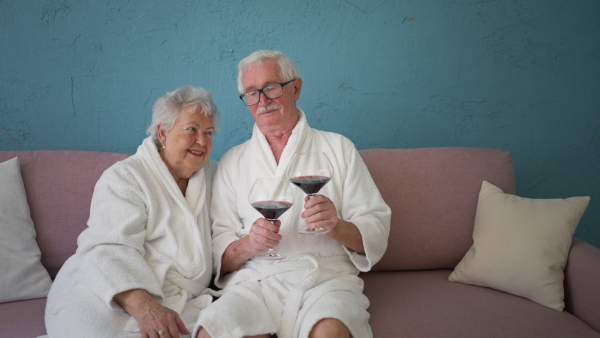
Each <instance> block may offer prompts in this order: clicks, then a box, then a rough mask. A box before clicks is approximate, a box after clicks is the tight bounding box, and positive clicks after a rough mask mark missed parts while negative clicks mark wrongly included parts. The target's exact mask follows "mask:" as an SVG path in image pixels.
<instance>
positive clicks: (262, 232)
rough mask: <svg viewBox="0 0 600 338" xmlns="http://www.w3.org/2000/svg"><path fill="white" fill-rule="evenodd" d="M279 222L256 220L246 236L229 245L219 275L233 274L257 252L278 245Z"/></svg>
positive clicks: (222, 259)
mask: <svg viewBox="0 0 600 338" xmlns="http://www.w3.org/2000/svg"><path fill="white" fill-rule="evenodd" d="M280 226H281V222H280V221H275V223H274V224H273V223H271V222H269V221H267V220H266V219H264V218H259V219H257V220H256V221H255V222H254V223H253V224H252V227H251V228H250V232H249V233H248V235H247V236H244V237H242V238H240V239H239V240H237V241H235V242H233V243H231V244H229V246H228V247H227V249H225V252H223V256H222V258H221V275H224V274H226V273H228V272H233V271H236V270H238V269H239V268H241V267H242V265H244V263H246V261H248V260H249V259H251V258H252V257H254V255H256V254H257V253H259V252H263V251H265V250H267V249H269V248H274V247H276V246H277V245H278V244H279V241H280V240H281V235H280V234H279V227H280Z"/></svg>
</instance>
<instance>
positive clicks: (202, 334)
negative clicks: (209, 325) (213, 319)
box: [196, 327, 271, 338]
mask: <svg viewBox="0 0 600 338" xmlns="http://www.w3.org/2000/svg"><path fill="white" fill-rule="evenodd" d="M196 338H211V336H210V335H209V334H208V332H206V330H205V329H204V328H203V327H201V328H200V330H199V331H198V335H197V336H196ZM247 338H271V335H270V334H262V335H258V336H251V337H247Z"/></svg>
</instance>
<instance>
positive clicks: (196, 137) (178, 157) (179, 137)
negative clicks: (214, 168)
mask: <svg viewBox="0 0 600 338" xmlns="http://www.w3.org/2000/svg"><path fill="white" fill-rule="evenodd" d="M189 109H190V108H189V107H183V108H182V109H181V110H180V111H179V117H178V118H177V120H176V121H175V124H174V125H173V128H171V130H169V131H164V130H163V129H162V126H160V125H159V127H158V137H159V140H160V142H161V143H162V144H163V146H165V148H163V149H161V152H160V154H161V157H162V159H163V161H164V162H165V164H166V165H167V167H168V168H169V171H170V172H171V174H172V175H173V177H174V178H175V181H180V180H187V179H189V178H190V177H191V176H192V174H194V173H195V172H196V171H198V170H200V169H202V168H203V167H204V165H206V162H208V159H209V156H210V152H211V151H212V146H213V143H212V142H213V141H212V136H213V134H214V132H215V127H214V125H213V122H212V117H210V116H206V115H204V114H203V113H202V108H200V107H198V108H197V109H196V111H195V112H194V113H192V114H190V111H189Z"/></svg>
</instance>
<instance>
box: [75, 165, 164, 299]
mask: <svg viewBox="0 0 600 338" xmlns="http://www.w3.org/2000/svg"><path fill="white" fill-rule="evenodd" d="M147 207H148V206H147V205H146V203H145V197H144V193H143V191H142V189H141V188H140V186H139V185H138V184H137V178H136V177H134V175H133V174H131V172H130V171H129V170H127V167H126V166H124V165H122V164H121V163H117V164H116V165H114V166H113V167H111V168H109V169H108V170H107V171H106V172H105V173H104V174H103V175H102V177H101V178H100V180H99V181H98V183H97V184H96V187H95V189H94V195H93V197H92V203H91V209H90V218H89V221H88V226H89V228H88V229H86V231H84V232H83V233H82V234H81V235H80V237H79V239H78V250H77V254H78V255H79V256H80V259H81V264H80V265H79V266H80V269H81V272H82V275H83V276H84V278H85V279H86V282H87V284H88V285H89V287H90V288H91V289H92V290H93V291H94V292H95V293H96V295H98V296H99V297H100V298H101V299H102V300H103V301H104V302H105V303H106V304H107V305H109V306H111V307H114V308H117V307H118V305H116V303H115V302H114V301H113V300H112V299H113V297H114V296H115V295H116V294H118V293H120V292H123V291H127V290H131V289H143V290H146V291H147V292H148V293H149V294H151V295H152V296H154V297H155V298H156V299H157V300H162V299H163V297H164V295H163V293H162V290H161V284H160V282H159V281H158V280H157V278H156V275H155V274H154V273H153V271H152V270H151V268H150V266H149V265H148V263H147V262H146V261H145V259H144V254H145V250H144V242H145V241H146V226H147V222H148V216H147V215H148V213H147ZM119 308H120V307H119Z"/></svg>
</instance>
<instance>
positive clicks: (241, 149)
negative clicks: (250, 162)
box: [219, 140, 250, 166]
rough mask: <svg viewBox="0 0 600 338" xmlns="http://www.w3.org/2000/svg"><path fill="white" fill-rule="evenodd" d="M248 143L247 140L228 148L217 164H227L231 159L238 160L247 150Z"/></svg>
mask: <svg viewBox="0 0 600 338" xmlns="http://www.w3.org/2000/svg"><path fill="white" fill-rule="evenodd" d="M249 143H250V141H249V140H248V141H246V142H244V143H242V144H238V145H237V146H233V147H231V148H230V149H229V150H227V151H226V152H225V154H223V156H222V157H221V159H220V160H219V166H221V165H224V164H228V163H230V162H232V161H234V162H237V161H239V160H240V158H241V155H243V154H245V153H246V152H247V151H248V145H249Z"/></svg>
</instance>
